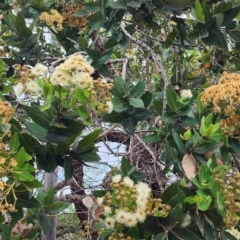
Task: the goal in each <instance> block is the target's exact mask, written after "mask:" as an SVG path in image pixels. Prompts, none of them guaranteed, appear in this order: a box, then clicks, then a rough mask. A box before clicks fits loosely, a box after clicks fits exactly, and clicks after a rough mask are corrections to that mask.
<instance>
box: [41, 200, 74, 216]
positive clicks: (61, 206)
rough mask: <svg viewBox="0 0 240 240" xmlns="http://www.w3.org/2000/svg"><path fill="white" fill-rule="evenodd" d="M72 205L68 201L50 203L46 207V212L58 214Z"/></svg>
mask: <svg viewBox="0 0 240 240" xmlns="http://www.w3.org/2000/svg"><path fill="white" fill-rule="evenodd" d="M69 205H70V203H68V202H60V201H59V202H54V203H53V204H49V205H47V206H45V207H44V212H45V213H46V214H52V215H55V214H58V213H60V212H62V211H63V210H65V209H66V208H67V207H68V206H69Z"/></svg>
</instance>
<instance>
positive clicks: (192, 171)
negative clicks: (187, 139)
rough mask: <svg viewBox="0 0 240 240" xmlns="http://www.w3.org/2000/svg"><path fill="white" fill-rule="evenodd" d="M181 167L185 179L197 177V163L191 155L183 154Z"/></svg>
mask: <svg viewBox="0 0 240 240" xmlns="http://www.w3.org/2000/svg"><path fill="white" fill-rule="evenodd" d="M182 167H183V170H184V172H185V175H186V177H187V178H188V179H189V180H191V179H192V178H194V177H196V175H197V163H196V160H195V158H194V157H193V155H192V154H185V155H184V157H183V160H182Z"/></svg>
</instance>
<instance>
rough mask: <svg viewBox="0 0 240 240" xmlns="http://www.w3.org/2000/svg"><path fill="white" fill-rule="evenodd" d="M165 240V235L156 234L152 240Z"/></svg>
mask: <svg viewBox="0 0 240 240" xmlns="http://www.w3.org/2000/svg"><path fill="white" fill-rule="evenodd" d="M165 239H166V233H164V232H163V233H158V234H157V235H156V236H155V237H154V239H153V240H165Z"/></svg>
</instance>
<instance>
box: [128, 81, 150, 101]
mask: <svg viewBox="0 0 240 240" xmlns="http://www.w3.org/2000/svg"><path fill="white" fill-rule="evenodd" d="M145 87H146V83H145V81H140V82H138V83H137V84H136V85H135V86H134V87H133V88H132V90H131V91H130V96H131V98H140V97H141V96H142V95H143V93H144V90H145Z"/></svg>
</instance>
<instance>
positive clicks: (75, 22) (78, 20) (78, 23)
mask: <svg viewBox="0 0 240 240" xmlns="http://www.w3.org/2000/svg"><path fill="white" fill-rule="evenodd" d="M82 8H84V7H83V6H81V5H77V4H70V5H68V6H67V7H66V8H65V9H64V11H65V12H64V13H63V21H64V22H68V24H69V26H70V27H78V28H79V29H80V30H81V31H83V32H84V31H86V30H87V28H88V26H87V22H88V20H87V17H75V16H73V14H74V13H75V12H77V11H78V10H80V9H82Z"/></svg>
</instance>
